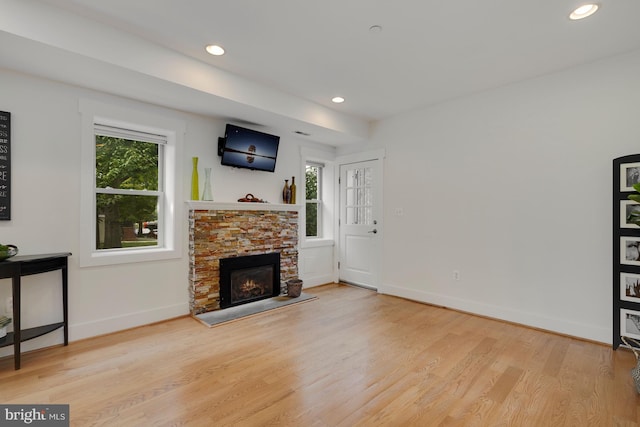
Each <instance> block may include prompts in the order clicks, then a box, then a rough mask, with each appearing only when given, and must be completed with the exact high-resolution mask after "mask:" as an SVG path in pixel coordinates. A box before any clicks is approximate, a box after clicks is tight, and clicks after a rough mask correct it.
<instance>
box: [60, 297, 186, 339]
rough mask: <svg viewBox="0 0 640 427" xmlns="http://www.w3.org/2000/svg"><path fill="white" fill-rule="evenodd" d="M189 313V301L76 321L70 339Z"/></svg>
mask: <svg viewBox="0 0 640 427" xmlns="http://www.w3.org/2000/svg"><path fill="white" fill-rule="evenodd" d="M187 314H189V305H188V303H182V304H175V305H169V306H165V307H158V308H154V309H153V310H145V311H138V312H135V313H127V314H125V315H122V316H114V317H109V318H106V319H100V320H95V321H92V322H86V323H76V324H72V325H69V341H77V340H81V339H84V338H90V337H95V336H98V335H104V334H109V333H112V332H117V331H122V330H125V329H130V328H135V327H137V326H143V325H148V324H150V323H155V322H160V321H163V320H167V319H172V318H174V317H180V316H184V315H187Z"/></svg>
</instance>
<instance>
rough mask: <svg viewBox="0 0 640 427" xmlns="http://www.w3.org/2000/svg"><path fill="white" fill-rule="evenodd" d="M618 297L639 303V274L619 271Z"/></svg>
mask: <svg viewBox="0 0 640 427" xmlns="http://www.w3.org/2000/svg"><path fill="white" fill-rule="evenodd" d="M620 299H621V300H624V301H631V302H637V303H640V274H634V273H620Z"/></svg>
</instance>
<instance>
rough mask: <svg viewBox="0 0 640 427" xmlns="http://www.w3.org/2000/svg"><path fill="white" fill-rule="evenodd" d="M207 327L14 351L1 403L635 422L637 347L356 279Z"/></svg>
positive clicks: (317, 417)
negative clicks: (393, 293) (17, 365)
mask: <svg viewBox="0 0 640 427" xmlns="http://www.w3.org/2000/svg"><path fill="white" fill-rule="evenodd" d="M308 292H310V293H313V294H315V295H317V296H318V297H319V299H317V300H314V301H311V302H306V303H302V304H296V305H293V306H290V307H287V308H284V309H280V310H276V311H272V312H268V313H264V314H261V315H258V316H255V317H251V318H247V319H243V320H239V321H236V322H232V323H228V324H225V325H222V326H218V327H214V328H207V327H206V326H203V325H202V324H200V323H199V322H198V321H196V320H194V319H192V318H190V317H185V318H180V319H175V320H170V321H167V322H163V323H159V324H155V325H150V326H145V327H141V328H136V329H132V330H129V331H124V332H119V333H116V334H111V335H108V336H103V337H97V338H92V339H88V340H83V341H79V342H72V343H71V344H70V345H69V346H68V347H56V348H51V349H46V350H44V351H38V352H34V353H30V354H27V355H25V356H24V358H23V360H22V369H21V370H19V371H14V370H13V360H12V359H11V358H4V359H2V360H0V402H1V403H4V404H8V403H25V404H35V403H68V404H70V412H71V425H72V426H82V427H84V426H93V425H102V426H179V425H184V426H227V425H239V426H378V425H388V426H411V425H415V426H445V425H446V426H453V425H457V426H636V425H638V414H639V411H638V404H639V403H640V400H639V399H640V398H639V397H638V395H637V394H636V392H635V389H634V388H633V382H632V380H631V377H630V374H629V370H630V369H631V368H632V367H633V366H634V365H635V358H634V356H633V354H632V353H631V352H630V351H628V350H618V351H615V352H614V351H612V350H611V348H610V347H608V346H605V345H600V344H595V343H590V342H585V341H581V340H577V339H572V338H568V337H563V336H559V335H555V334H551V333H547V332H542V331H538V330H533V329H529V328H525V327H520V326H517V325H512V324H508V323H505V322H500V321H494V320H490V319H486V318H481V317H475V316H472V315H468V314H465V313H459V312H456V311H453V310H447V309H443V308H439V307H433V306H429V305H425V304H419V303H416V302H411V301H407V300H403V299H400V298H394V297H390V296H384V295H378V294H376V293H375V292H371V291H368V290H364V289H359V288H354V287H350V286H345V285H327V286H322V287H317V288H312V289H310V290H309V291H308Z"/></svg>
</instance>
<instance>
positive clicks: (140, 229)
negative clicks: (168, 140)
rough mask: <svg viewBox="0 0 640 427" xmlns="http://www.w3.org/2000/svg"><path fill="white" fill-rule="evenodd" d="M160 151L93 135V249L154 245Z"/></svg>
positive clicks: (148, 144) (147, 144) (143, 144)
mask: <svg viewBox="0 0 640 427" xmlns="http://www.w3.org/2000/svg"><path fill="white" fill-rule="evenodd" d="M161 148H162V147H161V146H159V145H158V144H156V143H151V142H143V141H135V140H130V139H123V138H116V137H112V136H103V135H96V215H97V217H96V249H113V248H122V247H130V246H149V245H157V243H158V240H157V235H156V232H157V230H158V228H157V221H158V203H159V197H160V191H161V190H162V189H161V188H159V182H160V180H159V173H160V172H159V171H160V169H159V158H160V153H161ZM145 225H146V226H147V227H145ZM154 225H155V226H154Z"/></svg>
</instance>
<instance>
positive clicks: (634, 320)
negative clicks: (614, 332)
mask: <svg viewBox="0 0 640 427" xmlns="http://www.w3.org/2000/svg"><path fill="white" fill-rule="evenodd" d="M620 335H623V336H625V337H631V338H636V339H640V311H635V310H627V309H624V308H621V309H620Z"/></svg>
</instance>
